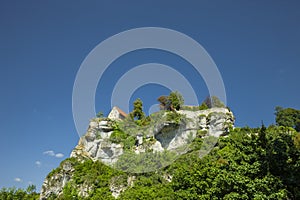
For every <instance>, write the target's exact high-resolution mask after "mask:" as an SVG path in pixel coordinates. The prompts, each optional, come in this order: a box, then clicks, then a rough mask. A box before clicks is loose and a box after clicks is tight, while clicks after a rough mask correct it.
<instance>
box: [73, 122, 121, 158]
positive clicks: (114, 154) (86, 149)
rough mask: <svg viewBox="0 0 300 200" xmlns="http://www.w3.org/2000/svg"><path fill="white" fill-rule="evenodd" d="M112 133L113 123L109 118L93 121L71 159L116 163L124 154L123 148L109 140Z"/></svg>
mask: <svg viewBox="0 0 300 200" xmlns="http://www.w3.org/2000/svg"><path fill="white" fill-rule="evenodd" d="M112 133H113V127H112V121H111V120H110V119H109V118H106V119H99V118H96V119H93V120H92V121H91V122H90V124H89V128H88V131H87V133H86V134H85V135H84V136H82V137H81V138H80V140H79V143H78V145H77V146H76V147H75V149H74V150H73V151H72V153H71V156H70V157H75V158H79V159H81V158H82V157H88V158H91V159H92V160H94V161H96V160H101V161H102V162H104V163H105V164H113V163H115V162H116V161H117V159H118V157H119V156H120V155H122V154H123V147H122V145H121V144H116V143H112V142H111V141H110V140H109V138H110V136H111V134H112Z"/></svg>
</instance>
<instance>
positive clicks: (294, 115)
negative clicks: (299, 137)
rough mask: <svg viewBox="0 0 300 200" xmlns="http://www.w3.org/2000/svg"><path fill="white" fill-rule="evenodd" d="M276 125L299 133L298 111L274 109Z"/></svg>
mask: <svg viewBox="0 0 300 200" xmlns="http://www.w3.org/2000/svg"><path fill="white" fill-rule="evenodd" d="M275 115H276V124H277V125H278V126H288V127H292V128H294V129H296V130H297V131H298V132H299V131H300V110H296V109H293V108H282V107H279V106H277V107H276V108H275Z"/></svg>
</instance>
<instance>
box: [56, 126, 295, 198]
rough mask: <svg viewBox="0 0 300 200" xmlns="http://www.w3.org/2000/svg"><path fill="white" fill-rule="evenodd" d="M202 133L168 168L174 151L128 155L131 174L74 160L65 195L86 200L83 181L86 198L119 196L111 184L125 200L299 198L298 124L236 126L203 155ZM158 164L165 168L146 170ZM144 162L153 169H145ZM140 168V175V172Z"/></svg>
mask: <svg viewBox="0 0 300 200" xmlns="http://www.w3.org/2000/svg"><path fill="white" fill-rule="evenodd" d="M202 136H203V135H202V133H200V132H199V136H197V138H196V139H195V140H194V141H193V142H192V145H191V149H190V151H189V152H188V153H186V154H184V155H182V156H180V157H179V158H178V159H177V160H175V162H173V163H172V164H171V165H169V166H166V167H164V163H163V162H164V161H165V160H169V161H172V155H169V154H165V155H164V154H152V157H151V158H150V159H147V156H149V155H150V154H144V155H143V154H140V155H134V156H133V155H129V153H126V154H124V156H123V157H122V159H120V161H119V162H118V163H117V165H119V166H117V168H118V169H123V170H124V171H126V168H127V169H134V170H133V171H127V172H122V171H118V170H116V169H113V168H111V167H108V166H106V165H104V164H102V163H101V162H92V161H90V160H88V161H85V162H83V163H80V162H75V161H72V162H75V173H74V176H73V180H72V181H71V182H70V183H69V184H67V186H65V188H64V194H63V196H62V197H60V199H70V197H72V198H74V197H76V198H75V199H81V197H80V196H79V195H78V187H77V186H78V185H83V184H88V185H91V188H92V190H91V192H90V197H88V198H86V199H114V197H112V195H111V191H110V188H111V186H112V185H114V187H122V188H123V189H122V191H123V192H121V195H120V196H119V199H126V200H127V199H128V200H129V199H151V200H152V199H195V200H196V199H274V200H275V199H300V181H299V180H300V149H299V146H298V145H297V141H299V139H297V138H299V133H297V132H296V131H295V130H294V129H293V128H289V127H283V126H270V127H268V128H266V127H264V126H262V127H261V128H255V129H252V128H249V127H245V128H235V129H234V130H232V131H231V132H230V133H229V134H228V136H226V137H220V138H219V141H218V142H217V144H216V146H215V148H214V149H213V150H212V151H211V152H210V153H209V154H208V155H206V156H205V157H203V158H200V157H199V153H200V152H199V151H198V150H199V149H200V146H201V145H205V144H203V142H204V140H203V138H202ZM212 139H213V138H212ZM206 142H207V140H206ZM162 156H163V157H162ZM168 156H170V157H169V159H166V157H168ZM144 162H148V164H147V165H145V163H144ZM141 163H142V164H141ZM73 164H74V163H73ZM157 165H161V166H162V168H161V169H159V170H156V171H154V172H148V173H147V170H148V169H149V168H151V167H153V168H157ZM145 166H146V167H147V166H148V167H149V168H148V169H143V168H142V167H145ZM139 167H140V172H141V173H136V172H137V171H136V170H137V168H139ZM150 171H151V170H150ZM133 177H134V178H133ZM130 178H132V181H131V183H129V181H128V180H129V179H130ZM170 180H172V181H170Z"/></svg>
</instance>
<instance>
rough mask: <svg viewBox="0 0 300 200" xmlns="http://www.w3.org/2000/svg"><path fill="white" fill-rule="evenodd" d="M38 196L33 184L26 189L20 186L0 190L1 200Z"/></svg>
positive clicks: (34, 199)
mask: <svg viewBox="0 0 300 200" xmlns="http://www.w3.org/2000/svg"><path fill="white" fill-rule="evenodd" d="M39 197H40V195H39V194H38V193H36V187H35V185H29V186H28V187H27V188H26V190H24V189H20V188H19V189H16V188H2V189H1V190H0V199H1V200H23V199H24V200H36V199H39Z"/></svg>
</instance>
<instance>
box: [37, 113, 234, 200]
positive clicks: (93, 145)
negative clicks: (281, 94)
mask: <svg viewBox="0 0 300 200" xmlns="http://www.w3.org/2000/svg"><path fill="white" fill-rule="evenodd" d="M117 111H118V110H117V109H115V108H114V109H113V110H112V112H113V114H110V115H109V116H113V117H110V118H95V119H92V120H91V121H90V124H89V127H88V130H87V132H86V134H85V135H84V136H82V137H81V138H80V140H79V142H78V145H77V146H76V147H75V148H74V150H73V151H72V153H71V155H70V157H71V158H74V159H76V160H78V161H79V162H84V161H85V160H87V159H91V160H93V161H97V160H99V161H101V162H103V163H105V164H106V165H109V166H113V165H114V164H116V163H117V161H118V160H119V158H121V157H122V155H124V154H125V151H126V152H128V151H132V152H134V153H135V154H143V153H145V152H147V153H149V152H150V153H151V152H165V151H168V152H175V153H176V154H183V153H185V152H186V151H187V150H188V149H189V148H188V145H189V143H190V142H191V141H192V140H194V139H195V138H196V137H207V136H215V137H218V136H221V135H223V134H226V132H227V131H228V130H229V129H230V128H232V127H233V124H234V116H233V114H232V112H231V111H229V110H228V109H227V108H211V109H207V110H201V111H188V110H180V111H178V112H177V113H171V114H172V115H175V117H173V118H172V116H171V117H170V116H168V115H169V114H170V113H168V112H165V113H160V116H158V117H157V116H156V119H154V118H155V115H153V120H152V122H151V123H150V125H148V126H146V127H144V128H143V129H139V128H138V127H137V128H135V127H133V128H132V126H131V128H128V126H127V124H126V122H122V121H123V119H124V118H123V116H124V114H123V115H121V117H119V118H118V117H116V116H118V113H116V112H117ZM118 122H122V123H123V126H121V128H120V127H116V124H118ZM124 124H125V126H124ZM126 127H127V128H126ZM120 129H121V131H123V132H126V134H127V136H128V137H130V138H133V139H134V140H135V141H134V143H130V144H133V145H131V146H130V145H128V144H126V142H123V140H122V141H121V142H120V141H117V142H116V140H113V139H112V137H114V138H115V137H116V136H115V135H116V133H115V131H116V130H118V131H120ZM124 141H125V140H124ZM183 147H184V148H183ZM122 169H123V168H122ZM73 172H74V168H73V167H72V164H70V163H69V162H67V161H66V162H63V163H62V164H61V167H60V170H58V171H57V172H53V173H52V174H49V175H48V176H47V178H46V179H45V181H44V184H43V186H42V191H41V199H47V197H49V196H50V195H51V194H55V195H58V196H59V195H60V194H61V193H62V191H63V188H64V187H65V186H66V184H67V183H68V182H69V181H70V180H72V174H73ZM77 187H78V189H79V191H80V195H81V196H88V191H89V190H90V189H91V186H90V185H81V186H77ZM110 188H111V192H112V194H114V196H115V197H117V196H118V194H119V193H120V192H121V191H122V190H123V189H124V188H125V187H121V188H119V187H116V186H114V185H112V186H111V187H110ZM113 188H115V189H113ZM116 188H117V189H116ZM116 191H119V192H116Z"/></svg>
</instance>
